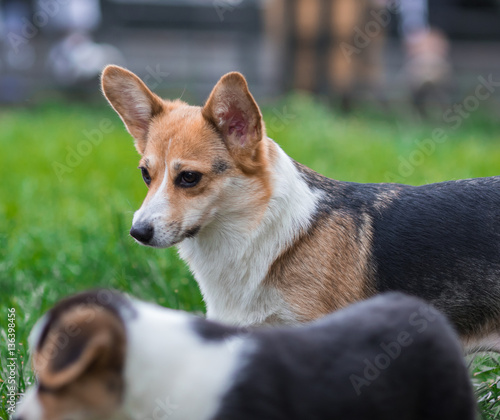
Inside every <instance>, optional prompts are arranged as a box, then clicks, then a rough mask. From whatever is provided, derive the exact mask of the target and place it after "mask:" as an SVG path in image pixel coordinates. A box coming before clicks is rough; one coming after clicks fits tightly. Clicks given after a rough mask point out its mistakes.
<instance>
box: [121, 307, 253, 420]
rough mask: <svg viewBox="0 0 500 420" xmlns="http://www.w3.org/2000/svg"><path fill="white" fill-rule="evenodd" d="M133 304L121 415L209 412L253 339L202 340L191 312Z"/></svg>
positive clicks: (138, 419) (181, 418) (194, 419)
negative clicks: (133, 315) (192, 321)
mask: <svg viewBox="0 0 500 420" xmlns="http://www.w3.org/2000/svg"><path fill="white" fill-rule="evenodd" d="M137 308H138V310H139V311H138V312H139V314H138V317H137V318H136V319H133V320H130V321H129V324H128V325H127V337H128V338H127V362H126V368H125V383H126V390H125V398H124V405H123V407H122V410H121V412H122V413H123V415H124V417H125V418H128V419H132V420H159V419H165V420H166V419H168V420H186V419H189V420H206V419H210V418H212V417H213V415H214V414H215V413H216V412H217V410H218V408H219V406H220V402H221V399H222V397H223V396H224V394H225V393H226V392H227V390H228V389H229V388H230V387H231V385H232V383H233V379H234V376H235V373H236V372H237V371H238V370H239V368H240V367H242V366H243V363H244V360H245V358H244V354H247V353H248V352H249V351H251V350H252V342H251V341H250V340H249V339H242V338H238V337H236V338H234V337H233V338H229V337H228V339H227V340H222V341H206V340H203V339H202V338H201V337H199V336H198V335H197V334H196V332H195V331H193V330H192V328H191V325H190V319H192V316H188V315H186V314H184V313H182V312H177V311H172V310H168V309H163V308H159V307H156V306H153V305H149V304H146V303H142V302H137Z"/></svg>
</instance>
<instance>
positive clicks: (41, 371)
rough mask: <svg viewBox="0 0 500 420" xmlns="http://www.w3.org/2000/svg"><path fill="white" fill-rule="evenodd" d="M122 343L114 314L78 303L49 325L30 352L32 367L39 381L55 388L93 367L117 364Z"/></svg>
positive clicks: (122, 333) (118, 325)
mask: <svg viewBox="0 0 500 420" xmlns="http://www.w3.org/2000/svg"><path fill="white" fill-rule="evenodd" d="M124 345H125V343H124V329H123V326H122V324H121V322H120V321H119V320H118V318H117V316H116V315H114V314H112V313H111V312H109V311H107V310H104V309H102V308H100V307H98V306H95V305H86V306H80V307H77V308H75V309H74V310H72V311H70V312H68V313H67V314H64V315H63V316H62V317H61V319H59V320H57V321H56V322H55V323H54V325H51V326H48V331H47V332H46V334H44V336H43V341H42V342H40V343H39V345H38V347H37V349H36V351H35V352H34V353H33V359H32V361H33V368H34V371H35V372H36V374H37V375H38V379H39V382H40V383H41V384H43V385H44V386H46V387H48V388H55V389H57V388H60V387H62V386H65V385H68V384H70V383H72V382H74V381H76V380H78V379H79V378H80V377H81V376H82V375H83V374H84V373H85V372H87V371H88V370H89V369H90V368H91V367H92V366H93V367H95V368H96V369H99V370H100V371H102V370H104V369H107V368H109V367H110V366H111V365H115V364H116V363H119V359H123V355H124Z"/></svg>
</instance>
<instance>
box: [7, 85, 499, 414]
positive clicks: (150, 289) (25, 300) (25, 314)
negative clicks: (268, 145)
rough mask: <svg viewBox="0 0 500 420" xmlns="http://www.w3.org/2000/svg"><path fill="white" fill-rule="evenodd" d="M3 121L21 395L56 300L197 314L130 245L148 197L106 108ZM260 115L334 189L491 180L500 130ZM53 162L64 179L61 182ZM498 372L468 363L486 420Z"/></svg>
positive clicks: (44, 110) (10, 299)
mask: <svg viewBox="0 0 500 420" xmlns="http://www.w3.org/2000/svg"><path fill="white" fill-rule="evenodd" d="M0 112H1V113H0V128H1V129H0V153H1V156H2V157H1V159H0V307H1V308H2V312H1V315H0V317H1V318H0V327H1V328H0V336H1V339H2V342H3V343H5V340H6V326H7V309H8V308H15V310H16V315H17V319H16V322H17V324H16V325H17V327H16V335H17V350H16V351H17V355H18V360H17V361H18V367H19V371H18V375H17V378H16V380H17V382H18V392H22V391H23V390H24V387H25V385H27V384H29V383H32V382H33V376H32V373H31V371H30V368H29V363H28V361H27V352H26V350H27V349H26V347H27V342H26V338H27V335H28V333H29V330H30V329H31V327H32V326H33V324H34V322H35V321H36V320H37V319H38V318H39V317H40V316H41V315H42V314H43V313H44V312H45V311H46V310H47V309H49V308H50V307H51V306H52V305H53V304H54V303H55V302H56V301H57V300H59V299H60V298H62V297H63V296H66V295H68V294H71V293H75V292H77V291H80V290H84V289H88V288H92V287H112V288H116V289H119V290H122V291H125V292H128V293H131V294H133V295H135V296H137V297H139V298H142V299H146V300H151V301H156V302H158V303H159V304H161V305H165V306H168V307H172V308H176V309H182V310H187V311H203V310H204V307H203V303H202V300H201V296H200V293H199V291H198V287H197V285H196V282H195V281H194V279H193V277H192V276H191V274H190V273H189V270H188V269H187V267H186V266H185V264H184V263H183V262H182V261H180V260H179V258H178V257H177V255H176V251H175V249H168V250H154V249H150V248H145V247H141V246H139V245H137V244H135V243H134V241H133V240H132V239H131V238H130V237H129V235H128V230H129V228H130V222H131V219H132V215H133V212H134V211H135V210H136V209H137V208H138V207H139V206H140V203H141V201H142V199H143V198H144V196H145V194H146V187H145V185H144V183H143V181H142V179H141V175H140V171H139V170H138V169H137V162H138V155H137V153H136V151H135V149H134V147H133V145H132V140H131V138H130V137H129V135H128V133H126V131H125V129H124V127H123V125H122V123H121V121H120V120H119V118H118V117H117V116H116V115H115V114H114V113H113V112H112V111H111V110H110V109H109V108H107V107H104V106H102V107H101V106H97V107H91V106H77V105H67V104H64V105H61V104H48V105H47V104H46V105H44V106H40V107H36V108H32V109H24V108H18V109H8V110H7V109H3V110H1V111H0ZM264 116H265V119H266V122H267V124H268V134H269V136H270V137H272V138H274V139H275V140H276V141H277V142H278V143H279V144H280V145H281V146H282V147H283V148H284V150H285V151H286V152H287V153H288V154H289V155H290V156H292V157H293V158H294V159H296V160H298V161H300V162H301V163H304V164H305V165H307V166H309V167H311V168H313V169H315V170H316V171H318V172H321V173H323V174H324V175H327V176H330V177H332V178H336V179H340V180H349V181H356V182H384V181H387V180H388V179H389V178H390V179H392V180H394V181H396V182H401V183H408V184H414V185H418V184H423V183H429V182H437V181H443V180H449V179H459V178H468V177H482V176H491V175H498V174H500V146H499V140H500V128H499V127H498V125H497V124H496V123H495V121H494V119H492V118H491V116H488V115H487V112H481V111H478V112H476V113H475V114H473V115H472V116H471V117H470V118H468V119H467V120H465V121H464V123H463V124H462V125H461V126H460V127H459V128H458V129H456V130H453V129H451V127H447V126H446V124H445V123H443V122H442V121H434V122H431V123H429V122H428V123H422V121H419V120H416V119H414V118H412V117H410V116H409V115H406V114H405V113H404V112H392V113H391V114H390V116H388V115H387V114H386V113H384V112H383V110H373V109H364V110H360V111H358V112H356V113H354V114H351V115H349V116H343V115H339V114H336V113H335V112H333V111H332V110H331V109H330V108H328V107H326V106H324V105H322V104H321V103H320V102H318V101H316V100H313V99H312V98H311V97H309V96H303V95H299V94H294V95H291V96H288V97H286V98H284V99H282V100H281V101H280V102H277V103H273V104H270V105H267V106H266V107H265V108H264ZM108 120H109V121H108ZM103 122H104V124H105V125H106V124H108V123H109V126H110V127H111V128H108V130H107V131H110V132H108V133H103V137H102V139H103V140H102V142H100V143H98V144H96V145H93V146H92V150H90V152H89V153H88V155H86V156H80V158H81V162H80V163H78V164H77V165H75V166H74V167H70V166H68V165H67V162H66V159H67V155H68V153H71V152H70V151H69V150H70V149H72V150H76V149H77V148H78V147H79V145H80V147H82V141H83V142H85V140H86V138H87V137H86V135H87V134H88V133H89V132H90V131H92V130H99V127H100V126H102V124H103ZM436 127H442V128H443V129H444V130H445V131H446V132H447V134H448V139H447V141H445V142H444V143H442V144H435V146H436V147H435V151H434V152H433V153H431V154H430V155H429V156H425V158H424V159H423V160H422V161H421V162H420V161H419V164H418V165H414V167H413V170H412V171H403V172H404V173H403V172H401V171H400V164H401V159H404V160H408V159H409V158H410V156H412V153H413V152H414V151H415V150H417V148H416V143H415V142H416V141H421V140H423V139H426V138H429V137H430V136H431V133H432V130H433V129H435V128H436ZM93 134H94V136H97V137H95V138H98V135H97V134H96V132H95V131H94V132H93ZM68 148H70V149H68ZM86 151H88V150H86ZM55 162H58V163H60V164H62V165H65V166H67V169H68V170H67V171H66V172H65V173H62V172H61V173H60V174H59V176H58V175H57V173H56V170H55V169H54V164H55ZM59 170H61V167H59ZM408 172H411V173H408ZM406 175H408V176H406ZM1 351H2V354H1V355H0V380H1V381H2V382H0V395H1V405H0V418H2V419H4V420H5V419H6V418H7V412H6V395H7V389H6V383H5V380H6V378H7V360H6V358H7V354H6V350H5V346H4V345H2V347H1ZM498 366H499V363H498V361H497V360H496V359H493V358H486V359H485V358H482V359H481V360H480V361H478V362H475V363H474V364H473V370H474V375H475V376H474V377H475V378H476V385H477V387H478V392H479V395H478V399H479V400H480V401H481V403H480V404H481V408H482V410H483V412H484V416H485V418H495V417H496V416H498V413H499V412H500V404H499V403H497V401H498V399H499V398H500V391H499V389H498V386H497V385H498V377H499V375H500V369H499V367H498Z"/></svg>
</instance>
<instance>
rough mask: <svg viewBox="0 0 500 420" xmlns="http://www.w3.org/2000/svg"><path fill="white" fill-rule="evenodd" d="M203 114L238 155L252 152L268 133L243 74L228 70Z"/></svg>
mask: <svg viewBox="0 0 500 420" xmlns="http://www.w3.org/2000/svg"><path fill="white" fill-rule="evenodd" d="M202 113H203V116H204V117H205V119H207V120H208V121H209V122H211V123H212V124H213V125H214V126H215V127H216V128H217V129H218V131H219V132H220V133H221V134H222V137H223V139H224V141H225V143H226V145H227V147H228V149H229V151H230V152H232V153H233V154H235V155H241V154H244V155H248V154H249V152H250V153H251V152H252V151H253V150H255V148H256V147H257V145H258V143H259V142H260V141H261V140H262V138H263V136H264V125H263V121H262V114H261V113H260V110H259V107H258V106H257V103H256V102H255V100H254V98H253V97H252V95H251V94H250V91H249V90H248V85H247V82H246V80H245V78H244V77H243V75H241V74H240V73H237V72H233V73H228V74H226V75H225V76H223V77H222V78H221V79H220V80H219V82H218V83H217V85H215V87H214V89H213V90H212V93H211V94H210V96H209V98H208V100H207V103H206V104H205V106H204V107H203V111H202Z"/></svg>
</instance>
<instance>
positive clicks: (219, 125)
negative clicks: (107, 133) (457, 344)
mask: <svg viewBox="0 0 500 420" xmlns="http://www.w3.org/2000/svg"><path fill="white" fill-rule="evenodd" d="M102 85H103V90H104V93H105V95H106V97H107V98H108V100H109V102H110V103H111V105H112V106H113V107H114V109H115V110H116V111H117V112H118V114H119V115H120V116H121V118H122V119H123V121H124V122H125V124H126V126H127V128H128V130H129V132H130V133H131V134H132V136H133V137H134V138H135V145H136V148H137V150H138V151H139V153H140V154H141V155H142V159H141V161H140V169H141V171H142V176H143V178H144V181H145V183H146V184H147V185H148V187H149V192H148V194H147V197H146V199H145V200H144V203H143V204H142V206H141V208H140V209H139V210H138V211H137V212H136V213H135V215H134V219H133V224H132V229H131V231H130V233H131V235H132V236H133V237H134V238H135V239H136V240H137V241H138V242H140V243H141V244H144V245H148V246H153V247H158V248H165V247H170V246H172V245H177V246H178V247H179V251H180V255H181V257H182V258H183V259H185V260H186V261H187V262H188V263H189V266H190V268H191V270H192V271H193V273H194V275H195V277H196V280H197V281H198V283H199V285H200V288H201V291H202V293H203V296H204V299H205V301H206V304H207V315H208V318H209V319H213V320H219V321H224V322H228V323H232V324H235V325H259V324H298V323H301V322H306V321H310V320H313V319H316V318H319V317H321V316H324V315H326V314H328V313H330V312H333V311H335V310H337V309H340V308H342V307H345V306H346V305H348V304H350V303H352V302H355V301H359V300H362V299H365V298H367V297H370V296H372V295H374V294H376V293H379V292H383V291H388V290H396V291H402V292H406V293H408V294H411V295H416V296H418V297H421V298H423V299H425V300H427V301H429V302H431V303H433V304H434V305H435V306H436V307H437V308H438V309H440V310H442V311H443V312H444V313H445V314H446V315H448V317H449V318H450V320H451V321H452V322H453V323H454V325H455V326H456V328H457V329H458V331H459V333H460V335H461V337H462V339H463V340H464V342H465V344H466V345H467V346H468V347H469V348H471V347H475V348H476V349H477V348H481V349H493V350H497V351H499V350H500V334H499V328H500V178H499V177H493V178H482V179H473V180H462V181H452V182H443V183H439V184H430V185H424V186H420V187H413V186H408V185H399V184H356V183H350V182H341V181H335V180H332V179H329V178H326V177H323V176H321V175H319V174H317V173H316V172H314V171H312V170H311V169H308V168H306V167H305V166H303V165H301V164H299V163H297V162H295V161H294V160H292V159H291V158H290V157H289V156H287V155H286V154H285V152H283V150H282V149H281V148H280V147H279V146H278V145H277V144H276V143H275V142H274V141H272V140H271V139H269V138H268V137H267V136H266V133H265V127H264V122H263V120H262V115H261V113H260V110H259V108H258V106H257V104H256V102H255V101H254V99H253V97H252V95H251V94H250V92H249V90H248V86H247V83H246V81H245V79H244V78H243V76H242V75H241V74H239V73H230V74H227V75H225V76H224V77H222V78H221V80H220V81H219V82H218V83H217V85H216V86H215V88H214V89H213V91H212V93H211V95H210V97H209V98H208V101H207V103H206V104H205V106H204V107H195V106H189V105H187V104H185V103H183V102H181V101H179V100H177V101H173V102H172V101H168V100H162V99H160V98H159V97H158V96H156V95H155V94H154V93H152V92H151V91H150V90H149V89H148V88H147V87H146V85H145V84H144V83H143V82H142V81H141V80H140V79H139V78H138V77H137V76H135V75H134V74H133V73H130V72H129V71H127V70H125V69H122V68H120V67H116V66H109V67H107V68H106V69H105V70H104V73H103V76H102ZM304 141H307V139H304Z"/></svg>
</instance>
